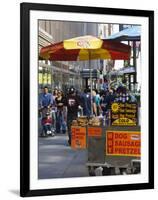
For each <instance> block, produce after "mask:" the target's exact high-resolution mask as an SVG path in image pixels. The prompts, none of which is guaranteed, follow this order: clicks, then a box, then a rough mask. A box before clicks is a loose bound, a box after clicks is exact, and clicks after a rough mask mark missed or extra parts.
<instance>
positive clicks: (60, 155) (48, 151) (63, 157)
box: [38, 134, 89, 179]
mask: <svg viewBox="0 0 158 200" xmlns="http://www.w3.org/2000/svg"><path fill="white" fill-rule="evenodd" d="M67 140H68V137H67V135H65V134H58V135H56V136H55V137H47V138H44V137H40V138H39V153H38V156H39V171H38V178H39V179H49V178H66V177H85V176H89V174H88V169H87V167H86V162H87V151H86V150H73V149H72V148H70V146H68V144H67Z"/></svg>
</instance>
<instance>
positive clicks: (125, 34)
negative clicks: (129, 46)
mask: <svg viewBox="0 0 158 200" xmlns="http://www.w3.org/2000/svg"><path fill="white" fill-rule="evenodd" d="M140 37H141V27H140V26H133V27H131V28H126V29H124V30H122V31H120V32H118V33H115V34H113V35H110V36H109V37H107V38H106V39H107V40H117V41H140Z"/></svg>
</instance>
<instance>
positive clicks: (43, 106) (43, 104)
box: [39, 86, 54, 136]
mask: <svg viewBox="0 0 158 200" xmlns="http://www.w3.org/2000/svg"><path fill="white" fill-rule="evenodd" d="M53 104H54V100H53V96H52V94H51V93H49V92H48V87H47V86H45V87H44V88H43V91H42V93H41V94H40V95H39V112H40V113H41V119H40V120H41V125H42V130H41V131H42V132H41V136H43V133H45V126H44V123H43V121H44V120H45V119H46V118H47V117H46V116H47V113H49V114H50V112H51V108H52V106H53ZM52 135H53V134H52Z"/></svg>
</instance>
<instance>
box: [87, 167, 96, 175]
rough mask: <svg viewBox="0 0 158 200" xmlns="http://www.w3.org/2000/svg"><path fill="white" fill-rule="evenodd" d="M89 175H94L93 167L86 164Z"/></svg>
mask: <svg viewBox="0 0 158 200" xmlns="http://www.w3.org/2000/svg"><path fill="white" fill-rule="evenodd" d="M88 172H89V176H95V168H94V167H91V166H88Z"/></svg>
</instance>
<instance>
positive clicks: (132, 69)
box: [109, 67, 135, 76]
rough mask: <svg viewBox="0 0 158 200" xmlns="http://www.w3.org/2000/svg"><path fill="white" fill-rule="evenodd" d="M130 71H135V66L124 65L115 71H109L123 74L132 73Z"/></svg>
mask: <svg viewBox="0 0 158 200" xmlns="http://www.w3.org/2000/svg"><path fill="white" fill-rule="evenodd" d="M130 73H135V67H124V68H122V69H120V70H114V71H111V72H110V73H109V75H111V76H112V75H117V76H119V75H123V74H130Z"/></svg>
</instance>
